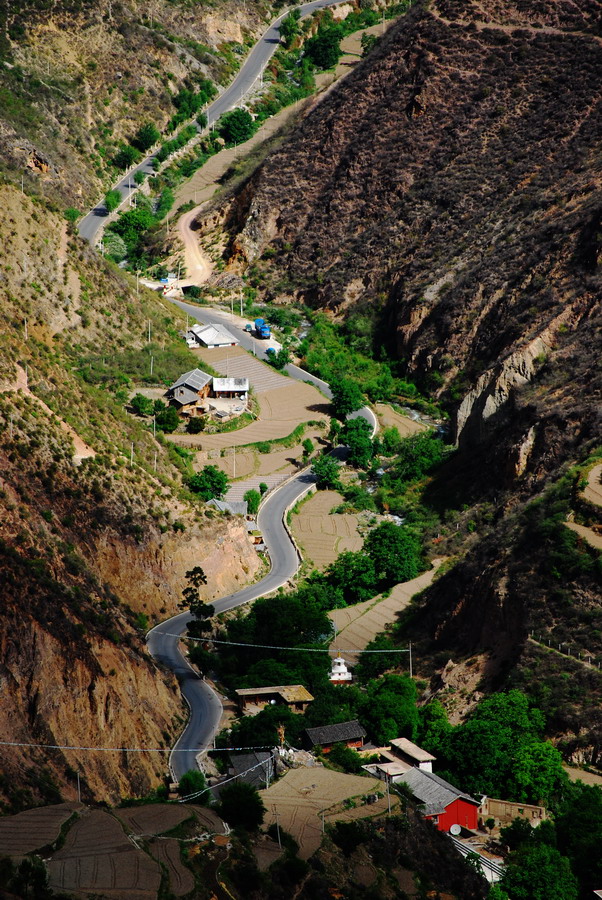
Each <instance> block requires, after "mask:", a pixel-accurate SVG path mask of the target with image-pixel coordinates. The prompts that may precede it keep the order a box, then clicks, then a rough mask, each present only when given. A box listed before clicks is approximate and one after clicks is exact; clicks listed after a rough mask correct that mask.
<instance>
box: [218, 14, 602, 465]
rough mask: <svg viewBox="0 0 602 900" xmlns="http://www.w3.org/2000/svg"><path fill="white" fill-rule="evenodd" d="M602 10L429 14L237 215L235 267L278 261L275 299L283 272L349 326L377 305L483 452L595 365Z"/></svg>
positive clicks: (267, 170) (242, 202)
mask: <svg viewBox="0 0 602 900" xmlns="http://www.w3.org/2000/svg"><path fill="white" fill-rule="evenodd" d="M595 7H596V5H595V4H580V6H579V9H575V7H573V6H572V5H570V4H562V3H554V4H541V3H536V2H534V0H533V2H529V3H523V4H520V9H519V8H518V7H517V6H516V5H514V4H512V3H501V2H500V3H497V4H495V5H494V6H493V7H492V8H491V9H490V6H489V5H488V6H487V11H484V7H483V6H482V5H480V4H477V3H472V2H468V3H461V4H459V3H454V2H447V0H445V2H444V0H434V2H432V3H430V4H428V5H427V4H416V6H415V7H414V8H413V9H412V11H411V12H410V13H409V14H408V15H406V16H405V17H404V18H402V19H401V20H400V21H399V23H398V24H397V25H396V26H394V27H393V28H391V29H390V31H389V32H388V33H387V34H386V35H385V36H384V37H383V38H382V39H381V41H380V42H379V44H378V45H377V47H376V48H375V50H374V51H373V52H372V53H371V54H370V56H369V58H368V59H366V60H365V61H364V62H362V63H361V64H359V65H358V66H357V67H356V69H355V70H354V71H353V72H352V73H351V74H350V75H349V76H348V77H347V78H346V79H345V81H344V82H343V83H341V84H340V85H339V86H338V87H337V88H336V89H335V90H334V91H332V92H331V93H330V94H329V95H328V96H327V97H326V98H325V99H324V100H323V101H322V102H320V103H319V104H318V105H317V106H316V107H315V108H314V109H313V110H312V111H311V112H310V113H309V114H308V115H307V117H306V119H305V120H304V121H303V122H302V124H300V125H299V127H298V129H297V131H296V132H295V134H294V135H293V136H292V138H291V139H290V140H289V141H288V143H287V144H285V145H284V147H283V148H282V149H281V150H280V151H279V152H277V153H275V154H274V155H273V156H272V157H271V158H269V159H268V160H267V162H266V163H265V164H264V165H263V166H262V167H261V168H260V170H259V171H258V172H257V173H256V174H255V176H254V177H253V178H252V179H251V181H250V182H249V183H248V184H247V185H246V187H245V189H244V190H243V191H242V192H241V193H240V195H239V197H238V198H236V200H235V202H234V203H233V204H232V206H231V207H230V209H229V210H228V211H227V212H226V213H225V218H226V225H227V227H228V228H229V229H230V233H231V235H232V238H231V244H230V260H231V265H238V266H240V265H243V266H244V265H248V264H250V263H257V262H258V260H259V259H260V257H261V255H262V253H263V252H264V250H266V248H268V247H269V248H271V250H276V251H277V255H276V258H275V260H274V261H273V262H272V263H271V264H268V263H265V262H263V261H262V262H261V263H260V264H259V265H260V268H261V270H262V272H264V273H265V274H266V282H267V284H268V292H269V290H270V288H269V285H270V283H272V284H274V285H275V284H277V283H279V282H280V283H282V279H283V278H285V279H287V280H288V281H289V283H290V284H291V285H293V286H294V287H295V289H296V293H297V294H298V295H299V296H301V297H302V299H304V300H305V301H306V302H309V303H310V304H312V305H314V306H318V307H323V308H324V307H325V308H328V309H330V310H332V311H333V313H334V314H335V315H339V316H346V315H349V314H351V313H353V312H354V311H357V310H361V311H363V312H365V311H367V310H369V309H370V308H373V309H374V310H375V312H374V315H378V316H379V317H380V318H381V319H382V325H383V327H382V328H381V329H380V331H379V333H380V334H381V335H382V334H388V335H389V338H388V340H389V345H388V348H387V349H388V350H389V351H390V352H393V353H394V354H396V355H398V356H400V357H401V358H402V359H404V360H405V361H406V367H407V372H408V374H409V375H411V376H412V377H414V378H416V379H418V380H419V381H420V382H421V383H422V384H423V385H426V386H428V387H429V389H430V390H431V391H432V392H433V393H434V394H436V395H437V396H439V397H441V398H443V399H447V401H448V403H449V405H450V407H451V408H452V409H453V411H454V412H456V411H457V415H456V417H455V433H456V437H457V439H458V440H459V441H460V442H461V443H463V444H465V445H468V444H474V443H479V442H481V441H483V440H484V439H485V438H490V437H491V435H492V433H495V432H496V430H497V429H498V428H499V427H500V426H503V427H504V428H505V427H507V425H508V422H509V421H510V419H511V418H513V419H516V418H517V416H516V414H515V412H516V404H518V405H519V406H520V405H521V404H522V402H523V401H522V399H521V398H522V395H523V394H525V391H524V388H525V386H527V385H529V384H531V383H532V384H533V385H534V388H535V390H534V392H532V393H531V394H530V395H529V396H530V403H533V402H535V404H536V405H537V406H538V409H537V412H536V417H539V416H549V414H550V411H551V408H552V407H553V406H554V405H555V404H556V400H557V397H556V396H555V392H556V389H557V387H558V383H559V381H560V380H561V379H558V378H557V377H556V375H555V374H554V369H556V370H557V372H558V370H564V368H565V366H567V365H568V366H573V365H578V366H580V367H581V368H586V369H587V370H588V371H589V372H590V373H592V372H593V371H594V369H595V353H594V354H593V355H590V351H593V347H591V346H589V345H590V340H589V336H590V335H591V333H592V328H596V327H598V326H597V325H596V324H595V323H597V322H598V318H597V317H598V314H599V291H600V268H599V263H600V247H601V245H600V233H599V232H600V227H599V226H600V202H599V194H598V192H597V188H599V185H600V167H599V157H598V155H597V149H596V124H595V123H596V121H597V120H598V119H599V113H600V99H599V95H598V92H597V87H596V85H597V84H598V83H599V80H600V76H601V75H602V55H601V44H600V37H599V36H598V34H597V33H596V27H597V26H596V16H595ZM576 58H579V60H580V65H579V67H576V66H575V65H574V60H575V59H576ZM272 292H274V293H275V292H277V288H272ZM383 300H384V303H383ZM577 360H579V362H577ZM569 361H570V362H569ZM578 394H579V395H578V396H576V397H574V398H573V399H574V400H575V403H576V405H577V406H578V407H579V418H580V419H581V420H582V424H583V427H585V428H586V430H587V429H588V428H590V426H592V425H593V423H594V421H595V418H596V413H595V404H594V403H593V402H589V401H590V400H591V401H593V399H594V398H593V396H592V397H590V398H588V397H587V396H586V395H585V394H583V393H581V392H578ZM565 396H566V391H565ZM507 413H511V415H509V414H507ZM518 418H520V416H518ZM586 423H589V424H588V425H586ZM532 425H533V421H529V422H528V423H527V427H526V428H525V429H524V430H523V432H521V433H518V432H517V433H516V434H513V435H512V441H513V442H514V443H517V444H519V443H522V442H523V438H524V435H526V434H529V429H530V428H531V426H532ZM525 446H526V445H525ZM538 449H539V448H538V445H537V441H536V442H535V445H534V447H533V454H534V459H536V458H537V455H538ZM525 452H526V451H525V450H523V452H522V462H521V463H520V465H519V468H520V467H523V470H524V466H525V465H526V457H525ZM540 459H541V454H540ZM534 465H537V463H534Z"/></svg>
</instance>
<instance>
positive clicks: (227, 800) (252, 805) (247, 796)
mask: <svg viewBox="0 0 602 900" xmlns="http://www.w3.org/2000/svg"><path fill="white" fill-rule="evenodd" d="M218 811H219V814H220V816H222V817H223V818H224V819H225V820H226V822H228V824H229V825H232V826H233V827H234V828H243V829H244V830H245V831H257V829H258V828H259V827H260V826H261V824H262V822H263V817H264V816H265V813H266V808H265V806H264V805H263V800H262V799H261V797H260V796H259V792H258V791H257V789H256V788H254V787H253V785H251V784H246V782H244V781H242V782H238V783H237V782H235V783H234V784H229V785H227V786H226V787H225V788H224V789H223V790H222V791H220V802H219V807H218Z"/></svg>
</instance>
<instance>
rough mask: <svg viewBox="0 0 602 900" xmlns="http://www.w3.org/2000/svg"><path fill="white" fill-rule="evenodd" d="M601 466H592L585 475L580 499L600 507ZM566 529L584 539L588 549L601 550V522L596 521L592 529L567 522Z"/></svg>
mask: <svg viewBox="0 0 602 900" xmlns="http://www.w3.org/2000/svg"><path fill="white" fill-rule="evenodd" d="M601 477H602V465H598V466H594V467H593V469H590V471H589V472H588V475H587V484H586V486H585V489H584V490H583V492H582V497H583V498H584V499H585V500H587V501H588V502H589V503H593V504H594V505H595V506H598V507H600V506H602V484H601V483H600V479H601ZM566 524H567V527H568V528H570V529H571V530H572V531H574V532H576V534H578V535H579V536H580V537H582V538H584V539H585V540H586V541H587V543H588V544H589V545H590V547H594V548H595V549H596V550H602V522H600V520H598V523H597V525H595V526H594V527H592V528H589V527H587V526H586V525H579V524H578V523H577V522H571V521H568V522H567V523H566Z"/></svg>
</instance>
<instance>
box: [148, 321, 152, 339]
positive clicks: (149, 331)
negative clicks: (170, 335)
mask: <svg viewBox="0 0 602 900" xmlns="http://www.w3.org/2000/svg"><path fill="white" fill-rule="evenodd" d="M148 342H149V344H150V342H151V321H150V319H149V320H148Z"/></svg>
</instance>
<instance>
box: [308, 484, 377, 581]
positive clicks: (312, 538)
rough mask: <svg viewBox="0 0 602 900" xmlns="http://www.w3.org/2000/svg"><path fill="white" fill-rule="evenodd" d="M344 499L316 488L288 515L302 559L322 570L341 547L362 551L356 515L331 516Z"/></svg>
mask: <svg viewBox="0 0 602 900" xmlns="http://www.w3.org/2000/svg"><path fill="white" fill-rule="evenodd" d="M342 502H343V498H342V496H341V495H340V494H338V493H337V492H336V491H317V492H316V493H315V494H314V495H313V497H311V498H310V499H309V500H307V501H306V502H305V503H304V504H303V506H302V507H301V509H300V511H299V512H298V513H296V514H294V515H293V516H291V529H292V532H293V535H294V537H295V540H296V542H297V544H298V545H299V549H300V551H301V553H302V555H303V559H306V560H308V561H309V562H311V563H313V565H314V566H315V567H316V569H325V568H326V566H328V565H330V563H331V562H334V560H335V559H336V558H337V556H338V555H339V553H342V552H343V551H344V550H354V551H355V550H361V549H362V544H363V538H362V537H361V536H360V534H359V533H358V529H357V526H358V517H357V516H356V515H352V514H351V513H344V514H339V513H336V514H334V515H330V510H331V509H332V508H333V507H335V506H338V505H339V504H340V503H342Z"/></svg>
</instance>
